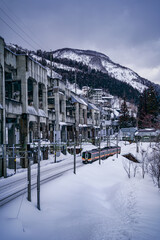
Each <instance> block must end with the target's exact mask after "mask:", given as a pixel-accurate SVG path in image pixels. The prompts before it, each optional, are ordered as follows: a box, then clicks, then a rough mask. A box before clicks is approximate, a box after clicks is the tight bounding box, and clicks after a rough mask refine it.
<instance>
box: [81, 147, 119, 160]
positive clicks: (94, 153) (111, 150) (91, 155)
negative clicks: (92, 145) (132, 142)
mask: <svg viewBox="0 0 160 240" xmlns="http://www.w3.org/2000/svg"><path fill="white" fill-rule="evenodd" d="M117 153H118V154H120V153H121V147H119V146H111V147H104V148H101V149H100V153H99V149H92V150H90V151H85V152H82V162H83V163H92V162H94V161H96V160H98V159H99V154H100V159H105V158H107V157H109V156H113V155H114V154H117Z"/></svg>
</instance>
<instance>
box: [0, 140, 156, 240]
mask: <svg viewBox="0 0 160 240" xmlns="http://www.w3.org/2000/svg"><path fill="white" fill-rule="evenodd" d="M120 145H121V146H122V154H124V153H128V152H130V151H132V152H133V153H135V152H136V145H135V144H131V145H126V146H125V145H124V143H120ZM84 147H85V148H88V149H89V148H92V146H91V145H87V144H86V145H85V146H84ZM141 147H142V146H141ZM148 147H149V145H148V144H143V149H148ZM67 157H69V155H67ZM63 158H64V155H63ZM70 158H73V156H70ZM113 160H114V161H113ZM122 161H123V157H122V156H121V155H119V157H118V158H116V156H113V157H110V158H108V159H106V160H104V161H102V163H101V165H99V162H98V161H96V162H95V163H93V164H89V165H84V166H83V167H81V168H78V169H77V174H76V175H75V174H73V173H72V172H68V173H67V174H65V175H63V176H62V177H60V178H58V179H56V180H53V181H51V182H49V183H46V184H44V185H42V186H41V211H39V210H38V209H37V208H36V190H32V202H28V201H27V200H26V194H24V195H23V196H21V197H19V198H17V199H15V200H13V201H12V202H10V203H8V204H6V205H4V206H2V207H1V208H0V236H1V239H2V240H9V239H12V240H19V239H20V240H23V239H25V240H32V239H38V240H43V239H45V240H46V239H47V240H151V239H153V240H159V239H160V238H159V237H160V228H159V224H160V192H158V189H157V188H156V187H154V186H153V183H152V180H151V178H150V177H149V176H145V178H144V179H142V177H141V175H140V174H138V175H137V176H136V177H135V178H134V177H132V178H131V179H129V178H127V175H126V173H125V171H124V169H123V166H122ZM48 166H49V165H48ZM17 175H18V174H17ZM2 180H4V179H2Z"/></svg>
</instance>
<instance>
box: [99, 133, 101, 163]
mask: <svg viewBox="0 0 160 240" xmlns="http://www.w3.org/2000/svg"><path fill="white" fill-rule="evenodd" d="M100 164H101V136H100V135H99V165H100Z"/></svg>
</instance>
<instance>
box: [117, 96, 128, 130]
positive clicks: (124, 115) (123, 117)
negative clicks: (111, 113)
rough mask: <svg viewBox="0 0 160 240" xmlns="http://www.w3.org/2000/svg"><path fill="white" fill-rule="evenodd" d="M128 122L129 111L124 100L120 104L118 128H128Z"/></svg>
mask: <svg viewBox="0 0 160 240" xmlns="http://www.w3.org/2000/svg"><path fill="white" fill-rule="evenodd" d="M129 122H130V116H129V111H128V107H127V104H126V99H125V98H124V100H123V103H122V104H121V109H120V117H119V125H120V128H125V127H128V125H129Z"/></svg>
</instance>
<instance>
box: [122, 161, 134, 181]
mask: <svg viewBox="0 0 160 240" xmlns="http://www.w3.org/2000/svg"><path fill="white" fill-rule="evenodd" d="M122 163H123V167H124V170H125V171H126V173H127V176H128V178H131V168H132V164H133V162H132V161H130V160H128V159H123V161H122Z"/></svg>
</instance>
